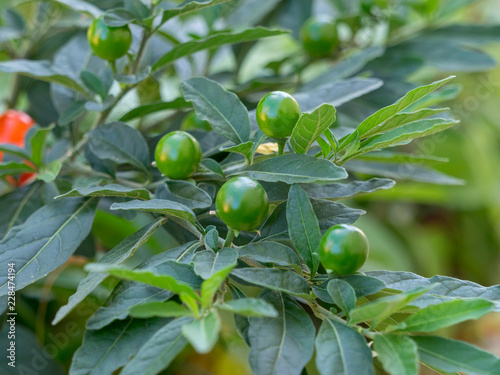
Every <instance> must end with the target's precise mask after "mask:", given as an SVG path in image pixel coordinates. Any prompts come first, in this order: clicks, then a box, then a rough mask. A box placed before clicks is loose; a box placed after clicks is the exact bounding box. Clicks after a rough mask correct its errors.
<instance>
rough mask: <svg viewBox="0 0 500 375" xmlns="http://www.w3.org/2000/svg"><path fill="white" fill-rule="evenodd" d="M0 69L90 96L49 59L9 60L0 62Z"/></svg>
mask: <svg viewBox="0 0 500 375" xmlns="http://www.w3.org/2000/svg"><path fill="white" fill-rule="evenodd" d="M0 71H2V72H5V73H18V74H21V75H25V76H28V77H31V78H35V79H39V80H41V81H45V82H49V83H57V84H59V85H62V86H65V87H67V88H69V89H71V90H73V91H75V92H77V93H79V94H82V95H84V96H85V97H86V98H88V99H92V97H91V96H90V95H89V94H88V92H87V90H86V89H85V88H84V87H83V86H82V85H81V84H80V83H79V82H77V81H75V80H74V79H73V78H72V77H70V76H68V75H67V74H66V73H64V72H62V71H59V69H58V68H57V67H55V66H52V65H51V64H50V62H49V61H45V60H36V61H35V60H11V61H2V62H0Z"/></svg>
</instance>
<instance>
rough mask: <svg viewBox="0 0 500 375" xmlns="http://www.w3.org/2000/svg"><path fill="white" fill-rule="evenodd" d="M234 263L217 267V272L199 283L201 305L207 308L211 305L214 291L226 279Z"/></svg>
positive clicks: (215, 291)
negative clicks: (220, 267)
mask: <svg viewBox="0 0 500 375" xmlns="http://www.w3.org/2000/svg"><path fill="white" fill-rule="evenodd" d="M235 265H236V264H230V265H229V266H227V267H225V268H222V269H219V270H218V271H217V272H215V273H213V274H212V276H210V278H208V279H207V280H205V281H204V282H203V284H201V306H202V307H203V308H208V307H209V306H211V305H212V303H213V299H214V296H215V293H217V290H218V289H219V287H220V286H221V285H222V283H224V282H225V281H226V278H227V277H228V276H229V274H230V273H231V271H232V270H233V268H234V267H235Z"/></svg>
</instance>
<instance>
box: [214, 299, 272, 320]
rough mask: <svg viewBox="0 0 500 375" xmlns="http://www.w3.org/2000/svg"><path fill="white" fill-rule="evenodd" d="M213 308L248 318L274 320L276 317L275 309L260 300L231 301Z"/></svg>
mask: <svg viewBox="0 0 500 375" xmlns="http://www.w3.org/2000/svg"><path fill="white" fill-rule="evenodd" d="M215 306H216V307H217V308H218V309H220V310H225V311H231V312H232V313H235V314H239V315H243V316H248V317H267V318H276V317H277V316H278V312H277V311H276V310H275V308H274V307H273V306H272V305H271V304H269V303H268V302H266V301H264V300H263V299H260V298H240V299H233V300H230V301H227V302H225V303H222V304H219V305H215Z"/></svg>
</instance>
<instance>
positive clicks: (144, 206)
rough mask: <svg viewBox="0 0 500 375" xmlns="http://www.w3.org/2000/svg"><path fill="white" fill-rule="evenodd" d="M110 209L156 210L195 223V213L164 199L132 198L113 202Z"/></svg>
mask: <svg viewBox="0 0 500 375" xmlns="http://www.w3.org/2000/svg"><path fill="white" fill-rule="evenodd" d="M111 210H136V211H146V212H156V213H159V214H163V215H166V216H173V217H177V218H179V219H182V220H186V221H188V222H190V223H191V224H195V223H196V218H195V214H194V213H193V211H191V210H190V209H189V208H188V207H186V206H184V205H183V204H180V203H177V202H172V201H168V200H165V199H151V200H149V201H140V200H133V201H128V202H123V203H113V204H112V205H111Z"/></svg>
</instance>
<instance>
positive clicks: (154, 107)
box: [120, 98, 191, 121]
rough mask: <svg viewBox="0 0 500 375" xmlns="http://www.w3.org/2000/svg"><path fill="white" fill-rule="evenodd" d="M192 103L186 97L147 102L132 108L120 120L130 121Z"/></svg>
mask: <svg viewBox="0 0 500 375" xmlns="http://www.w3.org/2000/svg"><path fill="white" fill-rule="evenodd" d="M190 107H191V106H190V104H189V103H188V102H186V101H185V100H184V98H177V99H174V100H172V101H170V102H159V103H152V104H145V105H142V106H139V107H136V108H134V109H132V110H131V111H129V112H127V113H126V114H124V115H123V116H122V117H121V118H120V121H130V120H134V119H136V118H141V117H144V116H146V115H149V114H151V113H155V112H159V111H165V110H168V109H179V108H190Z"/></svg>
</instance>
